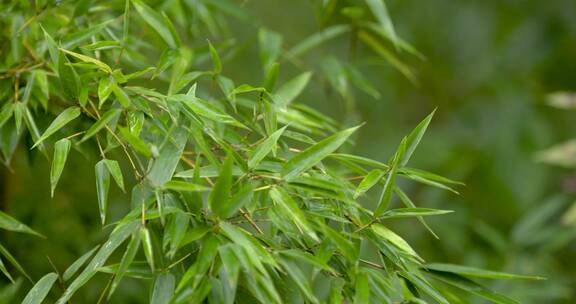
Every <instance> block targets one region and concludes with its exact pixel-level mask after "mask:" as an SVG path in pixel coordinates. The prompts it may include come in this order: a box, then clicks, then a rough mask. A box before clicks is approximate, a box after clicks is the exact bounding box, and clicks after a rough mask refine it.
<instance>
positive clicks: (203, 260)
mask: <svg viewBox="0 0 576 304" xmlns="http://www.w3.org/2000/svg"><path fill="white" fill-rule="evenodd" d="M218 244H219V242H218V239H217V238H216V237H214V236H210V237H208V238H207V239H206V240H205V241H204V242H203V243H202V247H201V248H200V252H199V253H198V258H197V259H196V262H195V263H194V264H193V265H192V266H190V268H188V270H186V272H185V273H184V275H182V278H181V279H180V282H178V287H176V292H179V291H180V290H182V288H184V287H185V286H191V287H192V289H194V288H195V287H196V286H197V285H198V284H199V283H200V281H201V279H202V277H203V276H204V275H205V273H206V271H208V268H209V267H210V265H212V263H214V261H215V257H216V255H217V254H218ZM190 280H192V282H190Z"/></svg>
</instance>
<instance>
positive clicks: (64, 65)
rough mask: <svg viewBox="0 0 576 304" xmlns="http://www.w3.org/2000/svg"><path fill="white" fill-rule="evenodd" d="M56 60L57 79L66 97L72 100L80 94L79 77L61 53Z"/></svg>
mask: <svg viewBox="0 0 576 304" xmlns="http://www.w3.org/2000/svg"><path fill="white" fill-rule="evenodd" d="M59 54H60V56H59V58H58V79H59V80H60V85H61V86H62V89H63V91H64V94H65V96H66V97H68V98H70V99H72V100H74V99H76V98H77V97H78V93H79V92H80V89H79V88H80V77H78V74H77V73H76V71H75V70H74V68H73V67H72V66H71V65H70V61H69V60H68V58H66V56H64V55H63V53H59Z"/></svg>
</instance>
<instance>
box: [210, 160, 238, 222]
mask: <svg viewBox="0 0 576 304" xmlns="http://www.w3.org/2000/svg"><path fill="white" fill-rule="evenodd" d="M233 165H234V158H232V156H231V155H228V156H227V157H226V160H225V161H224V164H223V165H222V168H220V174H219V176H218V179H217V180H216V184H215V185H214V188H213V189H212V192H210V196H209V197H208V205H209V206H210V210H212V211H213V212H214V213H216V215H218V216H220V217H222V216H223V215H224V214H225V213H226V209H227V208H228V204H229V201H230V190H231V189H232V166H233Z"/></svg>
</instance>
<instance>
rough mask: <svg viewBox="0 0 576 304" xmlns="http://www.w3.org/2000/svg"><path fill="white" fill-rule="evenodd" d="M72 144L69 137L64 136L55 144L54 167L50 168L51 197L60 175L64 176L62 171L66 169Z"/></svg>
mask: <svg viewBox="0 0 576 304" xmlns="http://www.w3.org/2000/svg"><path fill="white" fill-rule="evenodd" d="M71 145H72V143H71V142H70V140H69V139H67V138H63V139H61V140H59V141H57V142H56V143H55V144H54V156H53V159H52V167H51V168H50V196H51V197H54V190H55V189H56V185H58V181H59V180H60V176H62V171H64V166H65V165H66V160H67V159H68V153H69V152H70V146H71Z"/></svg>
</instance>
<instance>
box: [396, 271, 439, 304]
mask: <svg viewBox="0 0 576 304" xmlns="http://www.w3.org/2000/svg"><path fill="white" fill-rule="evenodd" d="M399 273H400V275H401V276H402V277H404V278H406V279H407V280H408V281H410V282H411V283H412V284H414V285H415V286H416V287H417V288H418V289H419V290H421V291H422V292H424V293H426V294H427V295H429V296H430V297H431V298H433V299H434V300H436V301H437V302H438V303H440V304H450V302H448V300H446V298H444V297H443V296H442V295H441V294H440V293H439V292H438V291H437V290H436V289H435V288H434V287H432V285H430V283H428V282H427V281H426V280H424V278H422V277H419V276H416V275H414V274H412V273H410V272H407V271H400V272H399Z"/></svg>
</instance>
